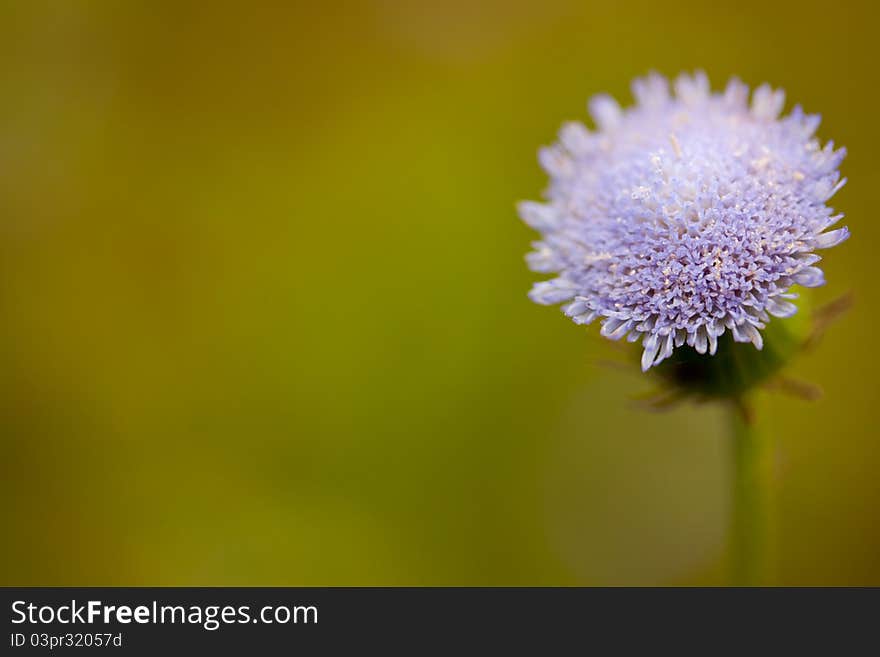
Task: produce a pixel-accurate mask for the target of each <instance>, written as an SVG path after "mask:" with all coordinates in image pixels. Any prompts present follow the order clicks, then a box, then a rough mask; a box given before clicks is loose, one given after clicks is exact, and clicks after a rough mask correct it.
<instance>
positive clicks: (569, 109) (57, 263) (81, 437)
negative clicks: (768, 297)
mask: <svg viewBox="0 0 880 657" xmlns="http://www.w3.org/2000/svg"><path fill="white" fill-rule="evenodd" d="M282 4H283V3H278V4H277V5H276V4H275V3H270V4H260V3H216V2H215V3H184V2H136V1H131V2H79V3H76V2H47V1H35V2H3V3H2V8H0V117H2V118H0V174H2V180H3V185H2V192H0V249H2V253H0V285H2V287H0V304H2V320H0V385H2V397H0V400H2V401H0V408H2V411H0V432H2V438H0V440H2V461H0V463H2V465H0V467H2V491H0V495H2V517H0V522H2V527H3V541H2V560H0V564H2V566H0V567H2V577H0V583H2V584H20V585H35V584H52V585H61V584H80V585H85V584H88V585H122V584H132V585H133V584H141V585H146V584H154V585H155V584H161V585H187V584H189V585H195V584H203V585H239V584H241V585H244V584H253V585H257V584H275V585H298V584H300V585H305V584H356V585H365V584H388V585H394V584H404V585H414V584H428V585H434V584H468V585H470V584H474V585H476V584H488V585H495V584H526V585H530V584H562V585H567V584H612V585H618V584H722V583H724V582H725V581H726V580H725V577H726V574H725V569H726V566H725V563H726V560H727V550H726V525H727V517H728V493H727V491H728V487H729V486H728V484H729V478H728V471H727V457H728V443H727V437H726V433H725V424H724V415H723V413H721V412H719V411H718V410H717V409H713V408H710V407H695V406H683V407H681V408H678V409H676V410H674V411H672V412H670V413H667V414H649V413H646V412H643V411H641V410H637V409H635V408H634V406H633V403H632V401H631V400H632V397H633V396H634V395H637V394H638V393H640V392H643V391H644V390H646V389H648V388H649V383H648V382H647V381H646V380H645V379H644V378H643V377H642V375H641V374H640V373H639V372H638V369H637V367H635V366H633V367H632V368H631V369H629V368H609V367H604V366H602V364H601V361H602V360H604V359H608V358H615V357H617V355H616V352H615V351H614V350H613V349H612V348H611V347H610V346H609V344H608V343H607V341H604V340H601V339H600V338H598V337H597V335H596V334H597V330H596V329H595V328H593V329H592V330H589V331H585V330H583V329H579V328H577V327H575V326H574V325H573V324H571V322H569V321H568V320H566V319H565V318H564V317H563V316H562V315H561V313H559V312H558V311H556V310H551V309H547V308H543V307H539V306H536V305H534V304H532V303H530V302H529V301H528V300H527V299H526V296H525V294H526V291H527V290H528V288H529V286H530V284H531V282H532V281H533V280H534V279H535V278H536V276H535V275H533V274H531V273H530V272H528V271H527V269H526V267H525V264H524V262H523V255H524V254H525V253H526V251H527V250H528V246H529V242H530V240H532V239H533V238H534V235H533V234H532V233H531V232H530V231H529V230H528V229H527V228H526V227H524V226H523V225H521V224H520V222H519V221H518V219H517V217H516V216H515V212H514V209H513V204H514V202H515V201H516V200H518V199H522V198H536V197H538V195H539V194H540V191H541V189H542V188H543V186H544V184H545V178H544V175H543V174H542V172H541V171H540V170H539V168H538V166H537V163H536V158H535V154H536V149H537V147H538V146H539V145H541V144H546V143H549V142H550V141H552V140H553V138H554V135H555V132H556V130H557V128H558V127H559V125H560V123H561V122H562V121H563V120H567V119H579V118H585V103H586V100H587V98H588V97H589V96H590V95H591V94H593V93H596V92H599V91H609V92H611V93H614V94H616V95H617V96H618V97H619V98H622V99H624V100H626V101H627V102H629V98H630V96H629V91H628V85H629V81H630V79H631V78H632V77H634V76H636V75H640V74H643V73H645V72H647V71H648V70H649V69H657V70H659V71H660V72H663V73H665V74H668V75H674V74H676V73H678V72H679V71H681V70H683V69H688V70H690V69H694V68H697V67H701V68H704V69H705V70H706V71H707V72H708V73H709V75H710V77H711V79H712V80H713V86H715V87H716V88H718V87H720V86H721V85H722V84H723V83H724V82H725V81H726V79H727V78H728V76H730V75H732V74H737V75H739V76H741V77H742V78H743V79H744V80H745V81H746V82H748V83H750V84H753V85H755V84H758V83H760V82H763V81H765V80H766V81H770V82H771V83H773V84H774V85H779V86H782V87H784V88H785V89H786V91H787V92H788V98H789V99H790V100H789V103H788V105H787V107H790V106H791V104H792V101H793V102H800V103H802V104H803V105H804V106H805V108H806V109H807V110H808V111H814V112H820V113H822V115H823V117H824V121H823V124H822V127H821V128H820V133H819V134H820V136H821V137H822V138H823V139H828V138H833V139H834V140H835V142H836V143H837V144H843V145H846V146H847V147H848V149H849V153H850V154H849V156H848V158H847V160H846V161H845V163H844V175H846V176H848V177H849V179H850V183H849V185H848V186H847V187H846V188H844V190H843V191H842V192H841V193H840V194H838V195H837V196H836V197H835V199H834V205H835V206H836V207H837V208H839V209H840V210H841V211H843V212H845V213H846V214H847V220H846V223H847V224H848V225H849V226H850V227H851V228H852V230H853V238H852V240H851V241H850V242H848V243H847V244H846V245H844V246H842V247H840V248H839V249H835V250H834V251H833V252H832V253H830V254H829V255H828V258H827V260H826V273H827V275H828V280H829V285H828V286H827V287H826V288H823V289H821V290H820V291H819V292H818V294H817V301H818V302H820V303H821V302H823V301H828V300H831V299H833V298H835V297H837V296H838V295H840V294H842V293H844V292H846V291H852V292H853V293H854V295H855V302H856V303H855V307H854V309H853V310H852V311H851V312H850V313H849V314H848V315H847V316H846V317H844V318H843V319H842V320H841V321H840V322H839V323H838V324H836V325H835V326H834V327H833V328H832V329H831V330H830V333H829V334H828V335H827V336H826V338H825V340H824V342H823V343H822V344H821V345H820V346H819V348H818V349H816V350H815V351H813V352H812V353H810V354H808V355H805V356H804V357H802V358H800V359H799V360H798V361H797V362H796V363H795V364H794V366H793V367H792V371H791V374H792V376H796V377H800V378H803V379H806V380H809V381H813V382H816V383H819V384H821V386H822V387H823V388H824V391H825V395H824V397H823V398H822V399H821V400H820V401H818V402H814V403H805V402H803V401H800V400H796V399H791V398H789V397H785V396H783V395H780V394H775V395H772V396H767V397H766V398H765V399H763V401H762V405H761V417H762V420H763V421H764V422H765V424H766V425H767V426H768V428H769V430H771V431H772V432H773V433H774V435H775V436H776V437H777V439H778V441H779V445H780V454H781V457H780V458H781V463H782V464H783V467H782V470H781V478H780V483H779V504H780V527H779V534H780V535H779V541H780V555H781V563H780V581H781V582H782V583H786V584H875V585H878V584H880V523H878V505H880V478H878V476H877V471H878V469H880V449H878V438H880V431H878V419H877V409H878V408H880V394H878V392H880V385H878V383H877V381H878V379H877V377H878V366H880V357H878V350H877V349H876V348H875V347H874V342H873V341H874V338H875V336H874V334H873V330H874V328H876V326H877V324H878V320H880V310H878V308H880V291H878V285H877V274H876V272H875V270H874V264H876V263H875V262H874V261H873V260H872V258H875V257H876V254H874V253H873V251H872V249H873V248H874V246H875V245H876V244H877V243H878V241H880V228H878V225H880V224H878V221H877V217H876V209H872V208H874V205H873V203H875V202H876V196H875V195H876V191H877V189H878V188H880V164H878V158H877V154H878V153H880V122H878V120H877V107H878V101H880V86H878V82H880V80H878V73H877V60H878V45H877V44H878V39H877V30H876V26H877V24H878V18H880V12H878V10H877V9H876V8H874V7H873V6H872V5H871V3H868V2H865V3H846V2H841V3H835V4H834V5H833V6H830V7H829V6H828V5H827V3H819V2H815V3H812V2H778V3H772V2H766V1H765V2H738V3H733V4H731V3H728V4H724V3H721V4H716V3H705V2H700V3H696V2H693V3H689V4H682V5H674V4H672V3H656V2H638V3H611V2H595V3H593V2H571V1H568V0H542V1H541V2H520V1H511V0H491V1H489V2H473V1H472V0H470V1H464V0H451V1H450V0H442V1H439V0H438V1H435V0H431V1H426V0H420V1H416V0H413V1H411V2H398V1H395V0H384V1H381V2H370V3H358V2H346V3H333V2H328V3H304V2H301V3H286V5H284V6H282Z"/></svg>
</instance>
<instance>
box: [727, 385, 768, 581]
mask: <svg viewBox="0 0 880 657" xmlns="http://www.w3.org/2000/svg"><path fill="white" fill-rule="evenodd" d="M730 414H731V424H732V427H733V435H732V443H733V444H732V448H733V469H734V471H733V500H732V506H733V509H732V510H733V515H732V518H731V551H732V559H731V566H732V569H731V570H732V573H731V574H732V583H733V585H734V586H768V585H772V584H773V582H774V576H775V554H774V553H775V540H774V539H775V537H774V534H773V516H774V513H773V511H774V499H773V497H774V496H773V493H774V482H773V454H772V443H771V442H770V440H769V439H768V437H767V436H765V435H761V434H760V433H759V432H758V431H757V430H756V427H755V422H754V418H753V417H752V416H751V412H750V410H749V408H748V407H747V406H746V403H745V401H743V400H739V401H738V402H737V403H735V404H732V405H731V410H730Z"/></svg>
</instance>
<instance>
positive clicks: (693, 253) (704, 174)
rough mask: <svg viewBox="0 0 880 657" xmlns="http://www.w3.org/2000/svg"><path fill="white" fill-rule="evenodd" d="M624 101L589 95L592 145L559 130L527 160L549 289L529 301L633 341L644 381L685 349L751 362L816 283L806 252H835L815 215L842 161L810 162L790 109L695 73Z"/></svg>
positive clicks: (649, 86)
mask: <svg viewBox="0 0 880 657" xmlns="http://www.w3.org/2000/svg"><path fill="white" fill-rule="evenodd" d="M632 89H633V94H634V95H635V98H636V105H635V106H634V107H632V108H628V109H626V110H623V109H621V108H620V106H619V105H618V104H617V102H616V101H615V100H614V99H613V98H611V97H610V96H606V95H599V96H595V97H594V98H593V99H592V100H591V101H590V103H589V109H590V113H591V115H592V117H593V119H594V120H595V122H596V125H597V127H598V129H597V131H596V132H590V131H588V130H587V128H585V127H584V126H583V125H582V124H580V123H568V124H566V125H564V126H563V128H562V130H561V131H560V133H559V142H558V143H557V144H554V145H553V146H550V147H548V148H544V149H542V150H541V152H540V162H541V164H542V166H543V168H544V169H545V170H546V171H547V173H548V174H549V175H550V186H549V188H548V190H547V192H546V197H547V202H546V203H543V204H542V203H534V202H530V201H526V202H522V203H520V204H519V206H518V209H519V213H520V215H521V217H522V218H523V220H524V221H525V222H526V223H527V224H528V225H529V226H531V227H532V228H534V229H536V230H538V231H540V233H541V240H540V241H538V242H535V243H534V245H533V246H534V247H535V251H534V252H532V253H530V254H529V255H528V256H527V258H526V259H527V261H528V264H529V266H530V267H531V269H532V270H534V271H537V272H544V273H548V272H556V273H557V274H558V277H557V278H554V279H552V280H549V281H543V282H540V283H536V284H535V286H534V287H533V288H532V291H531V292H530V294H529V296H530V298H531V299H532V300H533V301H535V302H537V303H541V304H556V303H560V302H563V301H566V302H568V303H567V304H566V305H565V306H564V308H563V311H564V312H565V314H566V315H567V316H569V317H571V318H572V319H573V320H574V322H575V323H576V324H589V323H590V322H592V321H594V320H595V319H599V320H600V321H601V323H602V330H601V334H602V335H603V336H605V337H607V338H611V339H612V340H619V339H621V338H623V337H624V336H626V337H627V339H628V340H629V341H630V342H635V341H637V340H641V342H642V346H643V347H644V353H643V356H642V369H643V370H645V371H647V370H648V368H650V367H651V366H652V365H656V364H658V363H660V362H661V361H663V360H664V359H666V358H668V357H669V356H670V355H671V354H672V352H673V349H674V348H675V347H680V346H682V345H684V344H688V345H690V346H691V347H693V348H694V349H695V350H696V351H697V352H699V353H701V354H704V353H706V352H707V351H708V352H709V353H710V354H713V355H714V354H715V351H716V349H717V345H718V338H719V336H721V335H722V334H723V333H724V332H725V330H729V331H731V333H732V336H733V338H734V340H736V341H737V342H751V343H753V344H754V345H755V347H757V348H758V349H761V347H762V345H763V341H762V337H761V332H760V329H763V328H765V326H766V323H767V322H768V321H769V319H770V317H769V316H770V315H773V316H776V317H789V316H791V315H793V314H794V313H795V312H796V310H797V308H796V306H795V305H794V304H793V303H791V301H790V299H794V298H796V297H797V295H796V294H793V293H792V292H790V289H791V287H792V286H793V285H801V286H804V287H816V286H819V285H822V284H823V283H824V282H825V280H824V276H823V273H822V270H820V269H819V268H818V267H816V266H815V265H816V263H817V262H818V261H819V260H820V259H821V258H820V257H819V256H818V255H816V254H815V251H816V250H817V249H826V248H829V247H832V246H835V245H837V244H839V243H841V242H842V241H844V240H845V239H846V238H847V237H849V230H848V229H847V228H839V229H837V230H832V231H828V232H825V231H826V229H828V228H829V227H830V226H832V225H833V224H835V223H836V222H837V221H839V220H840V219H841V218H842V216H843V215H840V214H837V215H835V214H833V210H832V209H831V208H829V207H828V206H827V205H826V201H828V199H830V198H831V197H832V196H833V195H834V194H835V192H837V191H838V190H839V189H840V188H841V187H842V186H843V184H844V183H845V182H846V179H841V178H840V174H839V172H838V171H837V168H838V166H839V165H840V162H841V160H842V159H843V157H844V155H845V150H844V149H842V148H841V149H838V150H834V147H833V142H829V143H828V144H827V145H826V146H825V147H824V148H822V147H820V144H819V141H818V140H817V139H815V138H814V137H813V133H814V132H815V130H816V128H817V127H818V125H819V120H820V119H819V117H818V116H815V115H807V114H804V113H803V111H802V110H801V108H800V106H798V107H795V108H794V110H793V111H792V112H791V114H789V115H787V116H785V117H783V118H779V115H780V112H781V111H782V107H783V104H784V102H785V97H784V93H783V91H782V90H777V91H773V90H772V89H771V88H770V87H769V86H767V85H763V86H761V87H758V88H757V89H755V91H754V93H753V94H752V99H751V104H749V102H748V96H749V88H748V87H747V86H746V85H744V84H743V83H741V82H740V81H739V80H736V79H733V80H731V81H730V82H729V83H728V85H727V88H726V89H725V91H724V92H723V93H712V92H711V91H710V89H709V82H708V79H707V78H706V75H705V74H704V73H702V72H698V73H696V74H695V75H693V76H689V75H681V76H679V78H678V79H677V80H676V81H675V83H674V89H675V93H674V95H671V94H670V92H669V85H668V83H667V81H666V79H665V78H663V77H662V76H660V75H657V74H651V75H649V76H648V77H646V78H643V79H637V80H635V81H634V82H633V85H632Z"/></svg>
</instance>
